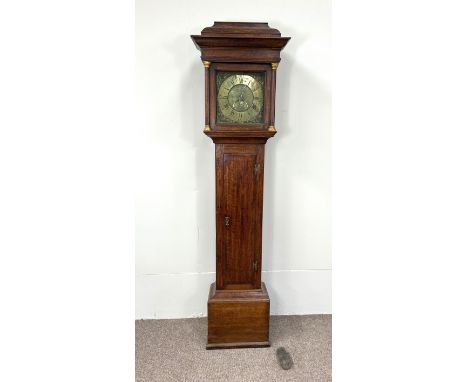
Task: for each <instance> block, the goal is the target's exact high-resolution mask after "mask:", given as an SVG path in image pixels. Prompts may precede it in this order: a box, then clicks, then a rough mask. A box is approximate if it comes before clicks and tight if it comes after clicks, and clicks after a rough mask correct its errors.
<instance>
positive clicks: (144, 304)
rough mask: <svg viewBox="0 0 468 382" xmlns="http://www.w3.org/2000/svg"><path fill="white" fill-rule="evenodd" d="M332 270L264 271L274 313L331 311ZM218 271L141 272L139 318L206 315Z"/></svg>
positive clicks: (271, 309) (137, 312)
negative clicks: (210, 293)
mask: <svg viewBox="0 0 468 382" xmlns="http://www.w3.org/2000/svg"><path fill="white" fill-rule="evenodd" d="M331 272H332V271H331V270H329V269H326V270H304V271H302V270H300V271H299V270H292V271H264V272H262V281H264V282H265V284H266V286H267V288H268V293H269V295H270V314H272V315H290V314H330V313H331ZM214 281H215V273H214V272H206V273H180V274H177V273H172V274H155V275H137V276H136V278H135V283H136V285H135V290H136V301H135V306H136V312H135V318H136V319H165V318H188V317H205V316H206V314H207V306H206V299H207V296H208V291H209V288H210V284H211V283H212V282H214Z"/></svg>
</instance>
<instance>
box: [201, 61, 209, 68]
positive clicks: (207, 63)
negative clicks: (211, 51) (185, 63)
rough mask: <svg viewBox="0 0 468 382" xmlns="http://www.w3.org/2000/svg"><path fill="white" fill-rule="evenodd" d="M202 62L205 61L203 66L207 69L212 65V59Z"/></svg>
mask: <svg viewBox="0 0 468 382" xmlns="http://www.w3.org/2000/svg"><path fill="white" fill-rule="evenodd" d="M202 63H203V66H204V67H205V68H207V69H208V68H209V67H210V65H211V62H210V61H202Z"/></svg>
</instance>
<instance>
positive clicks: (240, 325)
mask: <svg viewBox="0 0 468 382" xmlns="http://www.w3.org/2000/svg"><path fill="white" fill-rule="evenodd" d="M269 327H270V298H269V296H268V292H267V290H266V287H265V284H263V283H262V285H261V289H256V290H248V291H227V290H226V291H217V290H216V288H215V285H214V284H212V285H211V288H210V295H209V298H208V344H207V348H208V349H209V348H229V347H262V346H269V342H268V341H269ZM236 344H237V345H236Z"/></svg>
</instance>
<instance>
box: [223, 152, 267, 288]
mask: <svg viewBox="0 0 468 382" xmlns="http://www.w3.org/2000/svg"><path fill="white" fill-rule="evenodd" d="M258 151H259V147H258V145H245V144H244V145H236V144H234V145H229V144H228V145H225V146H224V155H223V167H224V169H223V201H224V208H223V210H224V221H223V224H224V230H223V236H224V240H223V242H224V248H223V258H222V262H223V275H224V276H223V288H226V289H228V288H230V289H249V288H255V287H257V288H258V287H259V285H258V283H257V282H256V281H257V277H256V274H257V273H258V271H259V264H258V260H257V258H258V257H259V255H258V254H257V252H258V241H259V240H260V239H259V237H258V235H259V233H260V238H261V225H260V224H261V222H260V220H259V213H261V211H259V206H260V205H261V203H259V199H261V195H259V190H260V187H259V186H260V175H261V174H260V161H259V158H258Z"/></svg>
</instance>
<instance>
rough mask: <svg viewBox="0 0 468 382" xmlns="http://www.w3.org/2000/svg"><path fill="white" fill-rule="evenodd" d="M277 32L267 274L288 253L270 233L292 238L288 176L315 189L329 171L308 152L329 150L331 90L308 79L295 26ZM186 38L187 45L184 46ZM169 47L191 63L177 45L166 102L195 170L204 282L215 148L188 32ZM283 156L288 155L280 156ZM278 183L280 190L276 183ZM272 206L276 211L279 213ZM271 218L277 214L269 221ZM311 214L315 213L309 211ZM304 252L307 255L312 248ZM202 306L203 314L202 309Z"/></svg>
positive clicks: (275, 292) (209, 260)
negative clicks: (178, 79) (172, 93)
mask: <svg viewBox="0 0 468 382" xmlns="http://www.w3.org/2000/svg"><path fill="white" fill-rule="evenodd" d="M270 26H273V27H275V28H278V29H280V30H281V31H283V30H284V31H287V30H290V28H287V26H282V25H281V23H280V22H277V21H272V22H270ZM290 31H291V30H290ZM283 35H285V36H291V37H292V39H291V41H290V42H289V44H288V45H287V46H286V47H285V49H284V51H283V52H282V62H281V64H280V66H279V68H278V74H277V94H276V123H275V125H276V127H277V130H278V134H277V135H276V136H275V137H274V138H272V139H270V140H269V141H268V143H267V145H266V158H265V188H264V190H265V191H264V208H263V211H264V219H263V270H266V271H269V270H272V268H273V267H274V269H275V270H278V269H281V270H284V269H288V266H290V262H288V256H287V255H288V251H289V250H290V249H289V243H288V240H281V239H279V240H275V242H274V245H275V248H273V238H274V235H276V237H277V238H278V236H281V237H285V238H287V237H293V236H292V235H293V232H292V230H293V225H291V224H288V222H291V221H294V219H296V218H297V216H298V215H301V214H303V213H304V212H303V211H300V210H295V209H294V206H297V205H298V203H291V201H292V198H293V197H294V194H293V193H292V192H291V190H292V187H293V185H294V180H295V179H297V178H301V179H306V180H307V181H308V182H309V183H308V184H310V185H311V187H312V188H314V187H317V188H320V187H323V180H322V179H321V177H328V176H329V175H328V174H329V170H330V169H329V161H328V162H327V163H326V165H325V166H323V165H322V163H312V161H311V160H310V158H311V155H310V152H311V150H316V151H320V150H323V148H324V147H326V148H327V149H328V148H329V145H330V136H331V127H330V104H331V95H330V93H329V92H328V91H327V90H326V89H324V88H323V87H322V85H321V84H320V81H319V80H318V79H317V78H315V77H314V76H313V73H312V72H311V70H310V68H308V67H307V63H305V62H299V61H297V59H296V57H298V55H297V51H298V50H299V49H300V46H301V45H302V44H303V43H305V42H306V40H307V38H306V37H304V36H300V35H299V34H298V33H296V32H294V31H291V33H289V32H288V33H286V32H283ZM187 39H188V40H189V44H187ZM173 46H184V47H186V49H187V51H186V52H185V57H190V61H193V63H191V64H190V66H189V68H188V70H187V63H186V62H185V63H184V62H183V61H181V60H180V49H179V50H178V51H177V56H176V55H175V54H174V60H173V65H174V66H175V67H176V68H177V69H178V70H180V76H182V78H183V81H182V85H181V87H180V91H179V92H177V94H180V95H181V99H176V100H173V102H176V103H177V104H179V105H180V107H179V109H180V115H178V116H177V118H178V120H179V123H177V124H175V125H174V126H171V129H174V130H178V131H177V136H178V137H179V138H180V139H181V141H183V142H184V143H185V144H186V145H187V147H191V148H193V150H194V158H193V161H192V162H191V163H187V164H186V165H187V167H192V169H193V173H194V174H195V187H196V189H195V192H196V199H195V203H196V206H195V208H196V221H197V231H198V240H197V247H196V248H194V252H193V253H194V256H196V259H197V263H198V264H209V266H208V268H207V269H202V270H201V271H202V272H210V273H211V272H213V274H212V275H210V276H211V277H210V278H209V279H210V280H211V281H210V282H213V281H214V280H215V275H214V271H215V253H216V252H215V248H216V245H215V240H216V236H215V171H214V170H215V163H214V159H215V155H214V152H215V145H214V144H213V142H212V141H211V139H210V138H208V137H207V136H205V134H203V127H204V68H203V65H202V63H201V60H200V58H199V56H200V54H199V52H198V51H196V49H195V46H194V45H193V43H192V42H191V41H190V37H188V36H187V35H185V34H184V35H178V36H177V37H175V38H174V39H173V40H172V42H171V44H168V45H167V49H168V50H171V51H174V50H173V49H172V47H173ZM174 53H176V52H175V51H174ZM192 57H193V58H192ZM277 145H279V146H277ZM282 147H285V148H287V150H288V152H287V156H285V155H282V156H281V158H282V159H280V157H279V155H277V151H279V150H282ZM284 158H287V160H286V161H284ZM324 164H325V163H324ZM279 183H281V184H282V187H275V185H276V184H279ZM315 191H317V192H315ZM311 192H314V194H316V193H318V194H320V193H325V194H327V193H329V190H320V189H318V190H314V189H311ZM277 207H278V208H277ZM279 207H281V208H279ZM275 208H277V210H278V211H280V215H279V213H278V211H275ZM296 208H297V207H296ZM274 216H275V217H276V219H274V218H273V217H274ZM307 218H308V217H304V216H302V218H301V219H302V220H304V219H305V220H306V221H307ZM310 219H314V217H313V216H311V217H310ZM303 240H305V241H307V240H308V238H303ZM289 241H290V240H289ZM273 252H274V253H275V259H274V262H273V261H272V258H271V256H272V254H273ZM303 255H305V256H314V254H313V253H311V254H303ZM197 280H199V281H197V282H198V283H206V278H201V277H200V278H198V279H197ZM198 287H199V288H200V289H205V290H206V293H207V294H208V288H209V283H208V284H207V285H197V289H198ZM278 287H279V286H278ZM278 287H277V286H275V285H268V288H269V290H270V293H271V295H272V296H274V298H275V300H277V299H280V298H281V296H282V294H281V293H280V291H279V289H278ZM200 289H199V290H200ZM189 298H192V296H189ZM203 303H204V302H203ZM276 303H281V301H279V300H277V301H276ZM204 309H205V313H206V307H205V308H204Z"/></svg>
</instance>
